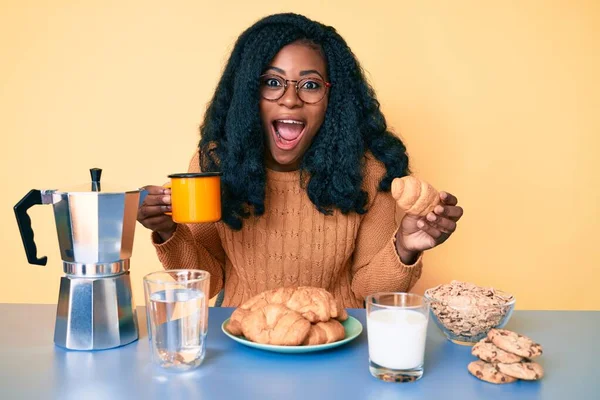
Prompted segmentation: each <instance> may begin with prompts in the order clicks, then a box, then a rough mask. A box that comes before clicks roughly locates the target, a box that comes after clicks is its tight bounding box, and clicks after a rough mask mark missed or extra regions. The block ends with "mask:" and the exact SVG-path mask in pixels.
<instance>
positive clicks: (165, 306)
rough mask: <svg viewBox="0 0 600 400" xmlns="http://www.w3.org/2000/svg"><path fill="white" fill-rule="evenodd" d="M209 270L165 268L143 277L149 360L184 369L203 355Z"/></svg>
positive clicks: (199, 362)
mask: <svg viewBox="0 0 600 400" xmlns="http://www.w3.org/2000/svg"><path fill="white" fill-rule="evenodd" d="M209 290H210V273H208V272H206V271H199V270H188V269H181V270H167V271H159V272H153V273H151V274H148V275H146V276H144V294H145V297H146V320H147V325H148V339H149V340H150V348H151V352H152V361H153V362H154V363H155V364H157V365H158V366H160V367H162V368H166V369H170V370H177V371H187V370H190V369H193V368H196V367H198V366H199V365H200V364H202V361H203V360H204V356H205V354H206V334H207V331H208V299H209V296H210V294H209V293H210V292H209Z"/></svg>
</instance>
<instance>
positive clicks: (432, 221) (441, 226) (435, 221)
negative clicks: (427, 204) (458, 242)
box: [425, 213, 456, 234]
mask: <svg viewBox="0 0 600 400" xmlns="http://www.w3.org/2000/svg"><path fill="white" fill-rule="evenodd" d="M425 219H426V220H427V223H428V225H431V226H432V227H433V228H435V229H437V230H439V231H440V232H443V233H449V234H450V233H452V232H454V231H455V230H456V221H454V220H452V219H450V218H444V217H440V216H438V215H436V214H434V213H429V214H427V215H426V216H425Z"/></svg>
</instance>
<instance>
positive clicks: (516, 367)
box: [496, 361, 544, 381]
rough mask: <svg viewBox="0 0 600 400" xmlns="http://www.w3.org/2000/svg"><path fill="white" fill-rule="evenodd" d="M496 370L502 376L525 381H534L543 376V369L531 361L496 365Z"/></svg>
mask: <svg viewBox="0 0 600 400" xmlns="http://www.w3.org/2000/svg"><path fill="white" fill-rule="evenodd" d="M496 368H498V371H500V372H502V373H503V374H504V375H508V376H512V377H513V378H518V379H523V380H527V381H535V380H538V379H541V378H542V377H543V376H544V369H543V368H542V366H541V365H540V364H538V363H536V362H533V361H523V362H520V363H514V364H503V363H499V364H497V365H496Z"/></svg>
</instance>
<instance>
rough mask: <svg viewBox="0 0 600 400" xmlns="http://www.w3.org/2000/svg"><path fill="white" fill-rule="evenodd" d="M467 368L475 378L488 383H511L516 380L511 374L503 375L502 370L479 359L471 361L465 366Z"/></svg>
mask: <svg viewBox="0 0 600 400" xmlns="http://www.w3.org/2000/svg"><path fill="white" fill-rule="evenodd" d="M507 365H510V364H507ZM467 369H468V370H469V372H470V373H471V374H472V375H473V376H475V377H476V378H478V379H481V380H482V381H486V382H490V383H495V384H502V383H512V382H515V381H516V380H517V379H516V378H513V377H512V376H508V375H505V374H503V373H502V372H500V371H498V368H496V366H495V365H494V364H490V363H487V362H485V361H481V360H478V361H473V362H471V363H470V364H469V365H468V366H467Z"/></svg>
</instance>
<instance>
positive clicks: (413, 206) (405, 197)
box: [391, 176, 440, 216]
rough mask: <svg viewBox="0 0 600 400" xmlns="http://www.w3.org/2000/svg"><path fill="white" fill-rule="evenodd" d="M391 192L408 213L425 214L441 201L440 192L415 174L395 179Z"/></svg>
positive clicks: (399, 205)
mask: <svg viewBox="0 0 600 400" xmlns="http://www.w3.org/2000/svg"><path fill="white" fill-rule="evenodd" d="M391 192H392V196H393V197H394V199H396V203H397V204H398V207H399V208H400V209H402V211H404V212H405V213H406V214H413V215H419V216H425V215H427V214H428V213H430V212H431V211H433V209H434V208H435V206H437V205H438V204H439V203H440V194H439V192H438V191H437V190H436V189H435V188H434V187H433V186H431V185H430V184H429V183H427V182H425V181H422V180H420V179H419V178H416V177H414V176H405V177H403V178H396V179H394V180H393V181H392V189H391Z"/></svg>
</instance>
